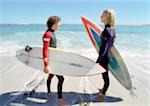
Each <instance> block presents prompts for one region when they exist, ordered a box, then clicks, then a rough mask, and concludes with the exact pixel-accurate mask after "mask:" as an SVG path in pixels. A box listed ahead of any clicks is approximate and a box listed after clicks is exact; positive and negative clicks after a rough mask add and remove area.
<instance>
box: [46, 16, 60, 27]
mask: <svg viewBox="0 0 150 106" xmlns="http://www.w3.org/2000/svg"><path fill="white" fill-rule="evenodd" d="M60 21H61V18H60V17H59V16H50V17H49V18H48V20H47V27H48V28H49V29H51V27H52V26H53V25H54V24H55V23H58V22H60Z"/></svg>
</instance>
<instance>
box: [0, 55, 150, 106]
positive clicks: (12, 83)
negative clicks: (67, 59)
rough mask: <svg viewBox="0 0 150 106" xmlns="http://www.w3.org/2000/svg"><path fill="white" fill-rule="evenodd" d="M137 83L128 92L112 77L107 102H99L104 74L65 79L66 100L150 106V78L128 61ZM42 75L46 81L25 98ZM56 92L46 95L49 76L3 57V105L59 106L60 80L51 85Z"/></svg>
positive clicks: (0, 89)
mask: <svg viewBox="0 0 150 106" xmlns="http://www.w3.org/2000/svg"><path fill="white" fill-rule="evenodd" d="M127 66H128V69H129V70H130V74H131V78H132V81H133V90H132V92H131V91H128V90H127V89H125V88H124V87H123V86H122V85H120V83H119V82H118V81H117V80H116V79H115V78H114V77H113V76H112V74H111V73H109V75H110V87H109V89H108V92H107V95H106V98H105V100H104V102H100V101H99V100H98V99H97V96H98V90H97V89H98V88H100V87H102V85H103V80H102V77H101V75H96V76H90V77H70V76H64V77H65V81H64V86H63V97H64V101H65V102H66V103H68V104H70V105H71V106H79V104H80V103H81V102H85V101H86V102H89V103H90V105H89V106H150V91H149V89H150V84H149V82H150V80H149V79H150V78H149V75H148V74H142V73H141V72H140V71H139V70H137V69H136V67H134V65H132V62H127ZM39 74H40V75H42V74H43V77H45V80H44V81H43V82H42V83H41V84H40V85H39V87H38V88H37V89H36V92H35V93H33V94H32V95H31V96H28V95H24V92H23V90H24V88H25V84H26V83H27V82H28V81H29V80H31V79H34V78H36V75H39ZM51 90H52V93H51V94H50V95H48V94H47V93H46V91H47V90H46V75H45V74H44V73H43V72H41V71H39V70H35V69H33V68H31V67H28V66H26V65H24V64H22V63H21V62H20V61H18V60H17V59H16V57H12V56H9V57H6V56H4V57H0V106H9V105H10V106H57V78H56V77H54V78H53V80H52V84H51Z"/></svg>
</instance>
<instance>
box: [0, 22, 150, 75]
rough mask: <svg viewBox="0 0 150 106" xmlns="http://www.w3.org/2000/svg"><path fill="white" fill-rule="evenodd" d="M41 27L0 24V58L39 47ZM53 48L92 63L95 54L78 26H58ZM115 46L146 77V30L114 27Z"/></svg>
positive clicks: (149, 54) (149, 29)
mask: <svg viewBox="0 0 150 106" xmlns="http://www.w3.org/2000/svg"><path fill="white" fill-rule="evenodd" d="M45 30H46V25H44V24H27V25H25V24H24V25H22V24H16V25H15V24H1V25H0V56H15V53H16V51H17V50H18V49H20V48H24V47H25V46H26V45H30V46H40V47H42V36H43V33H44V32H45ZM55 33H56V37H57V47H58V48H61V49H64V50H68V51H71V52H75V53H78V54H81V55H84V56H86V57H88V58H91V59H93V60H95V61H96V58H97V56H98V55H97V53H96V51H95V49H94V48H93V45H92V43H91V42H90V40H89V38H88V36H87V34H86V32H85V29H84V26H83V25H81V24H62V26H61V27H60V29H59V30H57V31H56V32H55ZM115 46H116V47H117V49H118V51H119V52H120V54H121V56H122V57H123V59H124V60H125V62H126V63H127V64H129V63H131V64H134V65H135V67H139V70H141V69H142V70H144V72H147V73H149V74H150V72H149V71H150V67H149V64H150V62H149V60H150V26H149V25H141V26H140V25H139V26H135V25H119V26H116V39H115Z"/></svg>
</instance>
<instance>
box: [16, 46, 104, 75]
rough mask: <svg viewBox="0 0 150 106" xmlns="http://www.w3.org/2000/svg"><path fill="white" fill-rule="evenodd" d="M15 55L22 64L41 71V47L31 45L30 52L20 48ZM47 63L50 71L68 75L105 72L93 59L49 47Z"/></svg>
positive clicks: (42, 67) (42, 65)
mask: <svg viewBox="0 0 150 106" xmlns="http://www.w3.org/2000/svg"><path fill="white" fill-rule="evenodd" d="M16 57H17V58H18V59H19V60H20V61H21V62H22V63H24V64H26V65H28V66H31V67H33V68H36V69H38V70H41V71H43V69H44V64H43V58H42V47H33V48H32V50H30V52H27V51H26V50H25V49H20V50H18V51H17V53H16ZM49 65H50V67H51V73H52V74H56V75H68V76H90V75H97V74H101V73H103V72H105V70H104V69H103V68H102V67H101V66H100V65H98V64H96V63H95V62H94V61H93V60H91V59H88V58H86V57H83V56H81V55H78V54H75V53H71V52H67V51H63V50H59V49H56V48H49Z"/></svg>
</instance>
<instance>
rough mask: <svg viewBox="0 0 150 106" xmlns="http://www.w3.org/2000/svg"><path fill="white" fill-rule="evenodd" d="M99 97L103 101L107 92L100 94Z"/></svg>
mask: <svg viewBox="0 0 150 106" xmlns="http://www.w3.org/2000/svg"><path fill="white" fill-rule="evenodd" d="M98 99H99V101H100V102H103V101H104V99H105V94H101V95H99V96H98Z"/></svg>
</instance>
